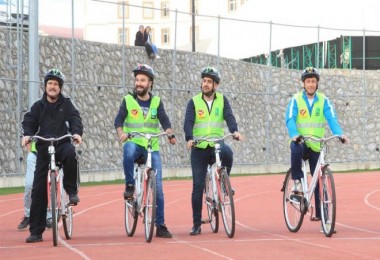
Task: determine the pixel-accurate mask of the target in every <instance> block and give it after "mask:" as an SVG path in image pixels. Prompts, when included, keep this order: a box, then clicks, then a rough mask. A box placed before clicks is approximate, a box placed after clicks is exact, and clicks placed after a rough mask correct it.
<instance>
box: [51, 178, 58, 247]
mask: <svg viewBox="0 0 380 260" xmlns="http://www.w3.org/2000/svg"><path fill="white" fill-rule="evenodd" d="M57 203H58V201H57V181H56V172H55V170H53V171H51V172H50V207H51V221H52V231H53V245H54V246H57V244H58V214H59V213H58V209H57Z"/></svg>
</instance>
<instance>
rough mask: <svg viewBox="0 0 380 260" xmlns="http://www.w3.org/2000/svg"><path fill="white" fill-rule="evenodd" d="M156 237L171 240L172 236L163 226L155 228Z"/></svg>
mask: <svg viewBox="0 0 380 260" xmlns="http://www.w3.org/2000/svg"><path fill="white" fill-rule="evenodd" d="M156 237H163V238H171V237H172V234H171V233H170V232H169V230H168V228H167V227H166V226H165V224H162V225H159V226H157V229H156Z"/></svg>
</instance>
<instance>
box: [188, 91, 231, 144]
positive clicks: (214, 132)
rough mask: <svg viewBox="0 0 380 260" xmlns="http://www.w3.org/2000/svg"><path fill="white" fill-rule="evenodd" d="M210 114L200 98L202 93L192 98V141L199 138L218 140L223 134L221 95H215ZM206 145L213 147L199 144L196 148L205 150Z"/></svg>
mask: <svg viewBox="0 0 380 260" xmlns="http://www.w3.org/2000/svg"><path fill="white" fill-rule="evenodd" d="M215 96H216V97H215V99H214V101H213V104H212V107H211V112H210V114H209V112H208V106H207V104H206V102H205V100H204V99H203V98H202V93H200V94H198V95H196V96H195V97H193V102H194V107H195V122H194V128H193V136H194V139H199V138H202V137H203V138H206V137H207V138H220V137H223V134H224V125H223V122H224V114H223V109H224V98H223V95H222V94H219V93H215ZM207 145H210V146H214V145H215V144H214V143H208V142H201V143H199V144H198V145H197V146H196V147H197V148H203V149H204V148H206V147H207Z"/></svg>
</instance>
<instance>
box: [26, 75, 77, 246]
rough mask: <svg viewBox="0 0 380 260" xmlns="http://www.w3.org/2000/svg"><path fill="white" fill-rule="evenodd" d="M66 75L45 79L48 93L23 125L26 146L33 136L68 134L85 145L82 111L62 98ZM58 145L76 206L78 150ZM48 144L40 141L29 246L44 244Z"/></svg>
mask: <svg viewBox="0 0 380 260" xmlns="http://www.w3.org/2000/svg"><path fill="white" fill-rule="evenodd" d="M63 84H64V75H63V74H62V72H60V71H59V70H57V69H52V70H49V71H48V72H47V73H46V75H45V77H44V85H45V92H44V94H43V96H42V98H41V99H40V100H38V101H36V102H35V103H34V104H33V106H32V107H31V109H30V111H28V112H27V113H26V114H25V115H24V120H23V121H22V128H23V138H22V145H23V146H24V145H26V144H27V143H29V142H30V141H31V140H30V138H31V136H33V135H35V134H36V133H38V135H39V136H42V137H45V138H50V137H61V136H63V135H65V134H67V133H68V132H70V133H71V134H72V135H73V138H74V142H75V143H77V144H79V143H81V142H82V137H81V136H82V134H83V125H82V119H81V117H80V114H79V111H78V110H77V109H76V107H75V106H74V105H73V103H72V102H71V100H70V98H68V97H65V96H63V95H62V87H63ZM55 145H56V153H55V156H56V159H57V161H59V162H61V163H62V166H63V171H64V178H63V185H64V188H65V190H66V192H67V193H68V194H69V200H70V203H71V204H72V205H77V203H78V202H79V197H78V194H77V193H78V190H77V189H78V188H77V171H78V162H77V159H76V152H75V147H74V145H73V144H72V143H71V140H69V139H65V140H62V141H59V142H58V143H56V144H55ZM48 146H49V143H48V142H42V141H37V143H36V147H37V151H38V153H37V163H36V169H35V173H34V181H33V190H32V205H31V207H30V219H29V225H30V226H29V231H30V236H29V237H28V238H27V239H26V242H27V243H34V242H40V241H42V233H43V232H44V230H45V227H46V207H47V204H48V197H47V196H48V194H47V192H46V187H47V173H48V171H49V163H50V157H49V154H48Z"/></svg>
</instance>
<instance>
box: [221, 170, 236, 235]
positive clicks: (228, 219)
mask: <svg viewBox="0 0 380 260" xmlns="http://www.w3.org/2000/svg"><path fill="white" fill-rule="evenodd" d="M219 174H220V178H219V182H220V194H219V203H220V213H221V214H222V219H223V224H224V229H225V230H226V234H227V236H228V237H229V238H232V237H233V236H234V234H235V205H234V196H233V193H232V187H231V182H230V177H229V176H228V174H227V170H226V169H225V168H223V169H221V170H220V173H219Z"/></svg>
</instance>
